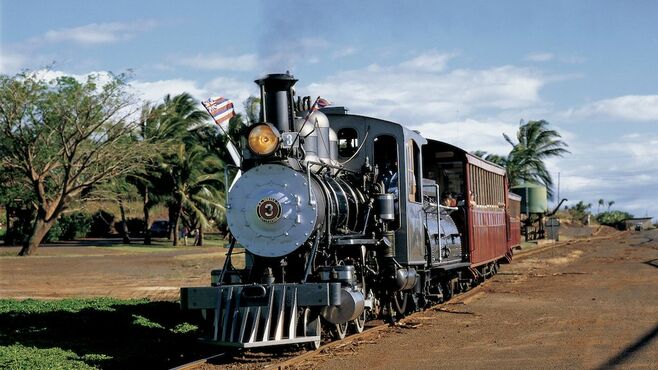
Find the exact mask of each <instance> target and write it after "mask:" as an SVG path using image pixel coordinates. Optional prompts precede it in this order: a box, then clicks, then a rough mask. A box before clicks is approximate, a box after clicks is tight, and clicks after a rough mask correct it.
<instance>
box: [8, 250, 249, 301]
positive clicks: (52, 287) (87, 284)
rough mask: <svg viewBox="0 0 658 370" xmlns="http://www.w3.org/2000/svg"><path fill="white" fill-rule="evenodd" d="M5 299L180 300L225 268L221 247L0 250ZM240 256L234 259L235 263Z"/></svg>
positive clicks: (208, 281)
mask: <svg viewBox="0 0 658 370" xmlns="http://www.w3.org/2000/svg"><path fill="white" fill-rule="evenodd" d="M0 252H1V253H2V256H0V297H3V298H39V299H49V298H65V297H116V298H150V299H155V300H177V299H178V296H179V289H180V287H181V286H207V285H209V284H210V271H211V270H212V269H214V268H221V266H222V264H223V261H224V255H225V254H226V249H224V248H221V247H178V248H165V247H144V246H140V245H138V244H135V246H130V247H124V246H119V247H113V246H107V247H89V246H66V245H58V246H47V247H41V248H40V249H39V251H38V254H37V255H36V256H30V257H15V255H16V253H18V248H15V247H3V248H0ZM241 259H242V256H241V255H237V256H235V258H234V261H236V264H238V263H239V262H240V260H241Z"/></svg>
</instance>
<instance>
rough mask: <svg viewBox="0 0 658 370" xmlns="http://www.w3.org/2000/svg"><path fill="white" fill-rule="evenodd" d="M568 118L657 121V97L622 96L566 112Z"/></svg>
mask: <svg viewBox="0 0 658 370" xmlns="http://www.w3.org/2000/svg"><path fill="white" fill-rule="evenodd" d="M566 116H567V117H568V118H574V119H581V120H587V119H602V120H615V119H616V120H625V121H656V120H658V95H624V96H619V97H616V98H611V99H604V100H599V101H595V102H593V103H589V104H586V105H584V106H583V107H580V108H576V109H571V110H569V111H567V112H566Z"/></svg>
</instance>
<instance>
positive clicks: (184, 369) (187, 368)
mask: <svg viewBox="0 0 658 370" xmlns="http://www.w3.org/2000/svg"><path fill="white" fill-rule="evenodd" d="M224 356H226V352H222V353H218V354H215V355H212V356H208V357H206V358H202V359H200V360H196V361H192V362H188V363H186V364H183V365H180V366H176V367H173V368H171V370H193V369H198V368H199V367H201V366H202V365H205V364H207V363H208V361H211V360H214V359H217V358H220V357H224Z"/></svg>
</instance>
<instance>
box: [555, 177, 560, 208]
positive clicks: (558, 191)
mask: <svg viewBox="0 0 658 370" xmlns="http://www.w3.org/2000/svg"><path fill="white" fill-rule="evenodd" d="M555 201H557V202H559V201H560V172H558V173H557V199H556V200H555Z"/></svg>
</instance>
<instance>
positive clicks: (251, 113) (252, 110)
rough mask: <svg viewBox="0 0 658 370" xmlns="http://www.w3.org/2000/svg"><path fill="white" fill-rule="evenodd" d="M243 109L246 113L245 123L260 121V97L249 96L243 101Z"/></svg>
mask: <svg viewBox="0 0 658 370" xmlns="http://www.w3.org/2000/svg"><path fill="white" fill-rule="evenodd" d="M243 105H244V111H245V112H246V113H247V123H248V124H250V125H251V124H253V123H257V122H260V98H257V97H255V96H250V97H248V98H247V100H245V101H244V103H243Z"/></svg>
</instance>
